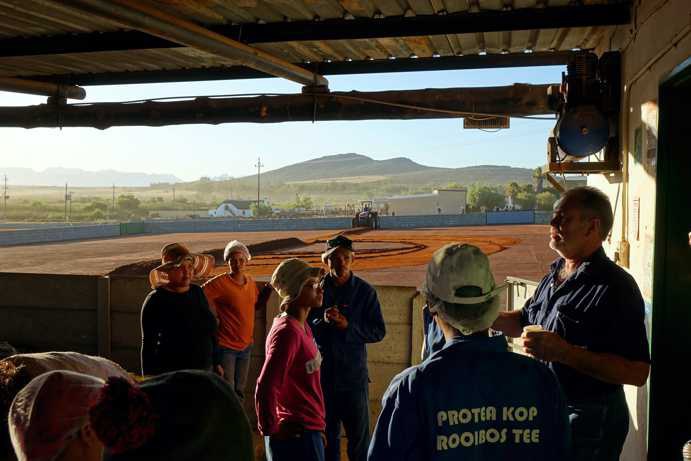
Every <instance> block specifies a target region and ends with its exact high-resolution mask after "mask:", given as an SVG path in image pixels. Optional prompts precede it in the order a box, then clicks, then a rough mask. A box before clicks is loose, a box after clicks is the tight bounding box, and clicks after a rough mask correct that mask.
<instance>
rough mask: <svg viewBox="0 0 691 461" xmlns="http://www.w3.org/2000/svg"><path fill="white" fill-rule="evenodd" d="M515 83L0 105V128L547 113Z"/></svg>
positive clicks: (545, 103) (544, 103)
mask: <svg viewBox="0 0 691 461" xmlns="http://www.w3.org/2000/svg"><path fill="white" fill-rule="evenodd" d="M550 86H558V85H526V84H514V85H511V86H501V87H484V88H445V89H425V90H404V91H381V92H358V91H351V92H332V93H311V94H289V95H280V96H259V97H243V98H208V97H200V98H196V99H194V100H189V101H146V102H141V103H126V104H125V103H94V104H70V105H64V106H57V107H56V106H55V105H51V104H42V105H38V106H27V107H0V127H20V128H38V127H94V128H99V129H105V128H109V127H112V126H164V125H181V124H198V123H208V124H219V123H277V122H289V121H314V120H374V119H380V120H382V119H383V120H386V119H388V120H392V119H406V120H407V119H433V118H460V117H467V116H473V115H478V116H486V115H490V114H493V115H508V116H516V115H521V116H527V115H541V114H551V113H553V109H552V108H551V107H550V98H549V96H548V89H549V87H550Z"/></svg>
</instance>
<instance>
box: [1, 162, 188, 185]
mask: <svg viewBox="0 0 691 461" xmlns="http://www.w3.org/2000/svg"><path fill="white" fill-rule="evenodd" d="M0 174H6V175H7V180H8V183H10V184H12V185H15V186H64V185H65V183H68V184H69V185H70V186H72V187H110V186H111V185H113V184H115V185H116V186H119V187H147V186H150V185H151V184H154V183H161V182H168V183H172V182H180V181H181V180H180V179H179V178H177V177H176V176H173V175H170V174H147V173H127V172H123V171H115V170H100V171H86V170H82V169H79V168H47V169H45V170H43V171H36V170H32V169H30V168H2V167H1V166H0Z"/></svg>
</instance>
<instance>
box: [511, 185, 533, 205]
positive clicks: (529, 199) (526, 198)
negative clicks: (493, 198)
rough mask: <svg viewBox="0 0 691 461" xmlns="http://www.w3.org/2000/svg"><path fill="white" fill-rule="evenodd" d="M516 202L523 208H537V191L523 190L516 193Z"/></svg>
mask: <svg viewBox="0 0 691 461" xmlns="http://www.w3.org/2000/svg"><path fill="white" fill-rule="evenodd" d="M531 188H532V186H531ZM514 203H515V204H516V205H518V206H519V207H521V209H522V210H532V209H533V208H535V193H533V192H532V191H530V192H525V191H521V192H519V193H518V194H516V198H515V199H514Z"/></svg>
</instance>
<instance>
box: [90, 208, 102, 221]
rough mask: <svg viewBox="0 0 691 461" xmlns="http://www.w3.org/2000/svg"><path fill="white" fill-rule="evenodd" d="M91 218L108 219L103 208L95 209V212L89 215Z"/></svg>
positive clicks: (95, 219)
mask: <svg viewBox="0 0 691 461" xmlns="http://www.w3.org/2000/svg"><path fill="white" fill-rule="evenodd" d="M89 218H90V219H91V220H92V221H103V220H104V219H106V215H105V213H104V212H103V211H101V210H95V211H94V212H93V213H91V215H90V216H89Z"/></svg>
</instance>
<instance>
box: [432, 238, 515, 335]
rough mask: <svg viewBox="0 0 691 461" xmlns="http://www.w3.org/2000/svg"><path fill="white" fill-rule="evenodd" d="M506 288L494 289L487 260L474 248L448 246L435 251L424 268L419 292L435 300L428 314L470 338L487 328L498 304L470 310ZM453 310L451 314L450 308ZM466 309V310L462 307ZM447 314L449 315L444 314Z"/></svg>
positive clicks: (492, 277)
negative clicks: (432, 313)
mask: <svg viewBox="0 0 691 461" xmlns="http://www.w3.org/2000/svg"><path fill="white" fill-rule="evenodd" d="M505 286H506V285H505V284H504V285H500V286H496V284H495V283H494V276H493V275H492V271H491V269H490V267H489V259H488V258H487V256H486V255H485V254H484V253H483V252H482V251H481V250H480V249H479V248H478V247H476V246H473V245H468V244H461V243H452V244H449V245H445V246H443V247H442V248H440V249H438V250H437V251H435V252H434V254H433V255H432V260H431V261H430V262H429V264H428V265H427V276H426V280H425V285H424V288H423V291H424V292H426V293H427V294H429V295H431V297H432V298H436V300H438V301H444V303H447V305H446V306H444V303H439V302H437V303H436V305H430V306H429V307H430V310H432V311H434V312H437V313H439V314H440V315H441V316H442V318H443V319H444V320H446V321H447V322H448V323H450V324H451V325H452V326H453V327H454V328H456V329H458V330H459V331H460V332H461V333H463V334H466V335H468V334H472V333H474V332H477V331H482V330H485V329H487V328H489V327H490V326H491V325H492V323H494V320H495V319H496V317H497V315H499V314H498V313H499V303H498V302H495V303H493V305H492V306H488V307H487V309H481V310H480V311H477V310H474V309H473V307H474V306H478V305H479V306H480V307H482V305H483V304H484V303H486V302H487V301H489V300H491V299H493V298H495V297H496V296H497V295H498V294H499V293H500V292H501V291H502V290H503V289H504V287H505ZM453 305H455V306H457V307H455V308H453V310H451V307H450V306H453ZM463 306H467V307H465V308H464V307H463ZM447 310H448V311H449V312H447Z"/></svg>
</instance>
